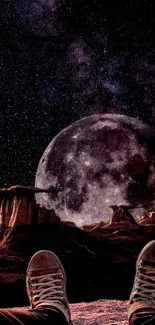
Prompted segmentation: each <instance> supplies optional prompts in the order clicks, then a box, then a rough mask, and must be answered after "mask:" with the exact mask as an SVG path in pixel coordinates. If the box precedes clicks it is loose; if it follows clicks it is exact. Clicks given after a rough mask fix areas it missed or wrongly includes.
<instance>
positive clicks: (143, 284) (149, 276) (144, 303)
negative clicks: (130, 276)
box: [128, 240, 155, 320]
mask: <svg viewBox="0 0 155 325" xmlns="http://www.w3.org/2000/svg"><path fill="white" fill-rule="evenodd" d="M133 313H134V315H136V313H139V315H140V314H147V313H148V314H155V240H153V241H150V242H149V243H148V244H147V245H146V246H144V248H143V249H142V251H141V252H140V254H139V256H138V259H137V263H136V275H135V280H134V285H133V289H132V291H131V295H130V298H129V308H128V319H129V320H130V319H131V316H132V315H133ZM134 315H133V316H134Z"/></svg>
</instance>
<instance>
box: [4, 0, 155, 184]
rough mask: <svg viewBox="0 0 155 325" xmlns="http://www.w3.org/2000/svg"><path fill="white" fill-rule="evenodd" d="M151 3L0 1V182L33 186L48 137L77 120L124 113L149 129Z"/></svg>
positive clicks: (154, 106) (153, 90)
mask: <svg viewBox="0 0 155 325" xmlns="http://www.w3.org/2000/svg"><path fill="white" fill-rule="evenodd" d="M101 2H103V4H101ZM154 7H155V4H153V1H144V0H141V1H140V0H137V1H136V0H135V1H127V0H126V1H120V0H118V1H116V2H115V1H112V0H109V1H108V2H106V4H105V2H104V1H100V0H89V1H88V0H87V1H86V0H5V2H3V3H2V1H1V3H0V43H1V44H0V148H1V159H0V187H3V186H10V185H13V184H25V185H26V184H29V185H33V184H34V179H35V173H36V170H37V166H38V163H39V160H40V158H41V156H42V154H43V152H44V150H45V148H46V147H47V145H48V144H49V142H50V141H51V140H52V138H53V137H54V136H55V135H56V134H57V133H58V132H59V131H61V130H62V129H63V128H64V127H66V126H68V125H69V124H70V123H72V122H74V121H76V120H78V119H80V118H82V117H86V116H89V115H92V114H97V113H123V114H126V115H129V116H133V117H136V118H137V119H139V120H142V121H144V122H147V123H148V124H150V125H152V126H154V122H155V39H154V35H155V19H154V9H155V8H154Z"/></svg>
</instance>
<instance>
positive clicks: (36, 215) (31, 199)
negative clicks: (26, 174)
mask: <svg viewBox="0 0 155 325" xmlns="http://www.w3.org/2000/svg"><path fill="white" fill-rule="evenodd" d="M47 191H48V192H53V191H59V189H52V190H42V189H38V188H36V187H33V186H23V185H15V186H11V187H9V188H4V189H0V225H1V228H12V227H13V226H14V225H15V224H16V226H19V225H34V224H40V223H48V224H54V223H56V220H57V219H58V217H57V216H56V214H55V212H54V210H53V209H51V210H47V209H45V208H44V207H41V206H39V205H38V204H37V203H36V200H35V193H37V192H47Z"/></svg>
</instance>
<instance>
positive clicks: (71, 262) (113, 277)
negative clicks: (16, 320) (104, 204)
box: [0, 186, 155, 307]
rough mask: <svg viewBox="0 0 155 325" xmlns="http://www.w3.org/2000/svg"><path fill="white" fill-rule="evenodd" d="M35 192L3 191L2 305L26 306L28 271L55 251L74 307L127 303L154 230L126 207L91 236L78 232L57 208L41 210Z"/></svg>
mask: <svg viewBox="0 0 155 325" xmlns="http://www.w3.org/2000/svg"><path fill="white" fill-rule="evenodd" d="M36 191H40V189H36V188H34V187H23V186H15V187H11V188H8V189H1V190H0V202H1V205H0V213H1V227H0V239H1V240H0V258H1V263H0V286H1V296H0V306H1V307H9V306H23V305H25V306H26V305H28V303H29V302H28V298H27V295H26V289H25V272H26V268H27V264H28V261H29V259H30V257H31V256H32V254H34V253H35V252H36V251H37V250H39V249H50V250H53V251H54V252H55V253H56V254H57V255H58V256H59V258H60V259H61V261H62V263H63V265H64V267H65V270H66V274H67V293H68V297H69V301H70V302H71V303H72V302H74V303H76V302H81V301H87V302H89V301H93V300H97V299H123V300H124V299H128V297H129V294H130V291H131V288H132V285H133V279H134V274H135V263H136V259H137V256H138V254H139V252H140V250H141V249H142V247H143V246H144V245H145V244H146V243H147V242H148V241H149V240H152V239H154V237H155V227H154V226H153V225H145V224H144V225H143V224H140V223H137V222H136V221H135V220H134V219H133V217H131V216H132V215H130V214H128V213H126V210H125V209H126V207H125V208H124V207H123V206H113V207H112V209H113V211H114V214H113V216H112V220H111V221H110V222H109V223H108V224H107V225H106V226H105V224H104V221H101V222H100V223H99V224H94V225H90V227H92V229H91V231H90V228H89V229H87V228H86V227H85V228H84V227H83V229H80V228H78V227H77V226H76V225H75V224H74V223H72V222H70V221H69V222H68V221H65V222H64V221H63V222H62V221H61V220H60V218H59V216H57V215H56V213H55V211H54V209H52V210H47V209H45V208H44V207H40V206H39V205H37V203H36V200H35V193H36ZM42 191H43V190H42ZM15 292H16V295H15V294H14V293H15Z"/></svg>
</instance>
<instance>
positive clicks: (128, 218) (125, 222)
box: [103, 205, 139, 229]
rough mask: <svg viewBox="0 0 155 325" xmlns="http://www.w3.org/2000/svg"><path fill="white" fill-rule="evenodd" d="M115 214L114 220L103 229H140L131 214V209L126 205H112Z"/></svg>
mask: <svg viewBox="0 0 155 325" xmlns="http://www.w3.org/2000/svg"><path fill="white" fill-rule="evenodd" d="M110 208H112V210H113V212H114V214H113V217H112V219H111V220H110V221H109V222H108V223H107V224H106V225H105V226H104V227H103V228H104V229H105V228H114V229H116V228H121V229H136V228H138V227H139V225H138V223H137V222H136V220H135V219H134V218H133V216H132V214H131V213H130V212H129V209H130V208H133V207H130V206H129V207H128V206H124V205H111V206H110Z"/></svg>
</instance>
